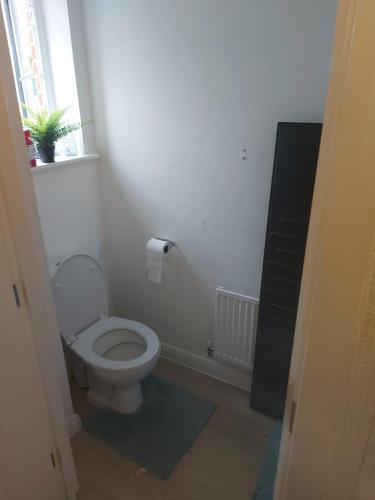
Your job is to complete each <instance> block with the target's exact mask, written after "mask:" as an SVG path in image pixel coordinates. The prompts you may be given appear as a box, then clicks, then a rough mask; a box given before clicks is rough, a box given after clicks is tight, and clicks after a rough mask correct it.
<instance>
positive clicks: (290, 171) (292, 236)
mask: <svg viewBox="0 0 375 500" xmlns="http://www.w3.org/2000/svg"><path fill="white" fill-rule="evenodd" d="M321 129H322V125H321V124H318V123H279V124H278V129H277V140H276V152H275V162H274V169H273V177H272V186H271V197H270V204H269V212H268V223H267V233H266V243H265V249H264V260H263V274H262V283H261V292H260V303H259V319H258V327H257V337H256V345H255V357H254V371H253V377H252V387H251V395H250V406H251V408H253V409H255V410H258V411H260V412H263V413H266V414H268V415H272V416H274V417H277V418H282V416H283V413H284V405H285V397H286V390H287V384H288V377H289V367H290V359H291V354H292V348H293V336H294V327H295V321H296V315H297V307H298V297H299V289H300V284H301V276H302V268H303V259H304V254H305V246H306V238H307V230H308V225H309V218H310V209H311V201H312V195H313V190H314V181H315V171H316V165H317V161H318V154H319V145H320V136H321Z"/></svg>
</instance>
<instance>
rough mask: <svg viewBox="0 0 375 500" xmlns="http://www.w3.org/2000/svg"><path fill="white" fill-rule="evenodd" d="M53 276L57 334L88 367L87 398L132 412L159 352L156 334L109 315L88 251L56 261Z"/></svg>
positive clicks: (101, 276) (105, 293)
mask: <svg viewBox="0 0 375 500" xmlns="http://www.w3.org/2000/svg"><path fill="white" fill-rule="evenodd" d="M51 275H52V283H53V291H54V298H55V303H56V308H57V315H58V319H59V325H60V331H61V335H62V337H63V339H64V341H65V343H66V345H68V346H69V348H70V349H71V351H72V352H73V353H75V354H76V355H77V356H78V358H79V359H80V360H82V361H83V362H84V363H85V365H86V366H87V373H88V386H89V392H88V399H89V401H90V402H92V403H94V404H96V405H99V406H105V407H109V408H112V409H113V410H116V411H118V412H120V413H127V414H128V413H133V412H135V411H136V410H138V408H139V407H140V406H141V405H142V402H143V395H142V389H141V384H140V382H141V381H142V380H143V379H144V378H145V377H147V375H149V374H150V372H151V371H152V369H153V368H154V366H155V364H156V362H157V360H158V358H159V355H160V342H159V339H158V336H157V335H156V333H155V332H154V331H152V330H151V329H150V328H148V327H147V326H146V325H143V324H142V323H138V322H136V321H131V320H129V319H125V318H117V317H109V300H108V289H107V285H106V280H105V277H104V273H103V271H102V269H101V267H100V265H99V264H98V262H97V261H96V260H95V259H94V258H93V257H91V256H90V255H86V254H82V253H79V254H74V255H69V256H67V257H65V258H63V259H60V260H58V261H57V262H55V263H54V264H52V265H51Z"/></svg>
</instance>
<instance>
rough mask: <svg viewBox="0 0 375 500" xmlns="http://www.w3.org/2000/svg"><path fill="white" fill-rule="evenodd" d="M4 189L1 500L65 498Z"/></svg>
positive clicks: (0, 218) (0, 215)
mask: <svg viewBox="0 0 375 500" xmlns="http://www.w3.org/2000/svg"><path fill="white" fill-rule="evenodd" d="M3 201H4V200H3V196H2V193H1V191H0V499H1V500H63V499H66V498H67V495H66V492H65V488H64V483H63V479H62V473H61V467H60V464H59V457H58V454H57V452H56V445H55V442H54V439H53V433H52V427H51V421H50V418H49V415H48V409H47V405H46V400H45V394H44V389H43V381H42V380H41V377H40V372H39V367H38V363H37V359H36V353H35V350H34V345H33V340H32V336H31V330H30V327H29V320H28V312H27V304H26V301H25V297H24V295H23V293H22V287H21V285H20V276H19V274H18V269H17V264H16V261H15V258H14V251H13V247H12V240H11V236H10V232H9V227H8V221H7V217H6V210H5V206H4V203H3Z"/></svg>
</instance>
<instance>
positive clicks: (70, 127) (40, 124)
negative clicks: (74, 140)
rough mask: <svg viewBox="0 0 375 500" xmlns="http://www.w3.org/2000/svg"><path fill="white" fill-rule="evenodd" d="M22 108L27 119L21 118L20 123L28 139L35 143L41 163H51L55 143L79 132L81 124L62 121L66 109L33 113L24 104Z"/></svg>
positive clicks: (53, 156) (53, 158) (53, 157)
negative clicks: (26, 113) (28, 135)
mask: <svg viewBox="0 0 375 500" xmlns="http://www.w3.org/2000/svg"><path fill="white" fill-rule="evenodd" d="M22 106H23V107H24V108H25V109H26V111H27V112H28V115H29V118H23V119H22V122H23V124H24V126H25V127H27V128H28V129H29V131H30V137H31V139H32V140H33V141H34V143H35V146H36V149H37V151H38V153H39V157H40V159H41V160H42V162H43V163H53V162H54V161H55V144H56V142H57V141H59V140H60V139H62V138H63V137H65V136H67V135H69V134H70V133H72V132H74V131H75V130H79V129H80V128H81V127H82V125H83V123H66V122H65V121H63V117H64V115H65V113H66V112H67V110H68V108H59V109H56V110H55V111H48V110H47V109H42V110H41V111H33V110H32V109H31V108H30V106H27V105H25V104H23V105H22Z"/></svg>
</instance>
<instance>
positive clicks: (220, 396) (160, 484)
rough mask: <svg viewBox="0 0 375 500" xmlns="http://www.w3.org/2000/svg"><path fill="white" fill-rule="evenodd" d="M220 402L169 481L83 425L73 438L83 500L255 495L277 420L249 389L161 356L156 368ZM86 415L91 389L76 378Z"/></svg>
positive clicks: (236, 499) (79, 407)
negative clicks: (255, 405) (257, 407)
mask: <svg viewBox="0 0 375 500" xmlns="http://www.w3.org/2000/svg"><path fill="white" fill-rule="evenodd" d="M154 373H155V374H156V375H158V376H159V377H161V378H164V379H166V380H169V381H171V382H173V383H174V384H177V385H179V386H181V387H183V388H184V389H187V390H189V391H191V392H192V393H195V394H197V395H198V396H201V397H203V398H206V399H209V400H211V401H213V402H214V403H216V404H217V406H218V407H217V410H216V411H215V413H214V414H213V416H212V417H211V419H210V420H209V422H208V424H207V425H206V427H205V428H204V429H203V431H202V433H201V434H200V436H199V437H198V439H197V440H196V441H195V442H194V444H193V446H192V448H191V449H190V450H189V452H188V453H187V454H186V455H185V456H184V458H183V459H182V460H181V462H180V463H179V464H178V466H177V467H176V469H175V471H174V472H173V473H172V475H171V476H170V478H169V479H168V480H167V481H162V480H160V479H158V478H156V477H155V476H154V475H153V474H151V473H149V472H147V471H145V470H144V469H141V468H140V467H139V465H137V464H136V463H134V462H132V461H131V460H130V459H127V458H125V457H123V456H122V455H120V454H119V453H117V452H116V451H115V450H113V449H112V448H110V447H109V446H107V445H106V444H105V443H103V442H101V441H100V440H98V439H97V438H95V437H93V436H91V435H90V434H88V433H87V432H86V431H84V430H81V431H80V432H79V433H78V434H77V435H76V436H74V438H73V440H72V444H73V452H74V456H75V460H76V465H77V470H78V476H79V481H80V485H81V492H80V495H79V500H229V499H233V500H251V496H252V492H253V491H254V488H255V484H256V481H257V478H258V475H259V472H260V469H261V466H262V462H263V458H264V453H265V450H266V447H267V442H268V438H269V436H270V433H271V430H272V428H273V425H274V421H273V420H271V419H269V418H267V417H265V416H263V415H260V414H259V413H256V412H254V411H252V410H250V409H249V407H248V394H247V393H246V392H244V391H241V390H239V389H236V388H235V387H232V386H230V385H228V384H225V383H223V382H220V381H218V380H215V379H213V378H210V377H208V376H206V375H203V374H201V373H198V372H195V371H193V370H190V369H189V368H185V367H183V366H181V365H177V364H174V363H172V362H170V361H167V360H164V359H161V360H160V361H159V363H158V366H157V367H156V369H155V372H154ZM72 397H73V404H74V407H75V411H76V412H77V413H78V414H79V415H80V416H81V417H85V415H87V414H88V412H89V411H90V410H89V406H88V404H87V402H86V390H84V389H79V388H78V387H77V386H76V385H75V384H74V383H72Z"/></svg>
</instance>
